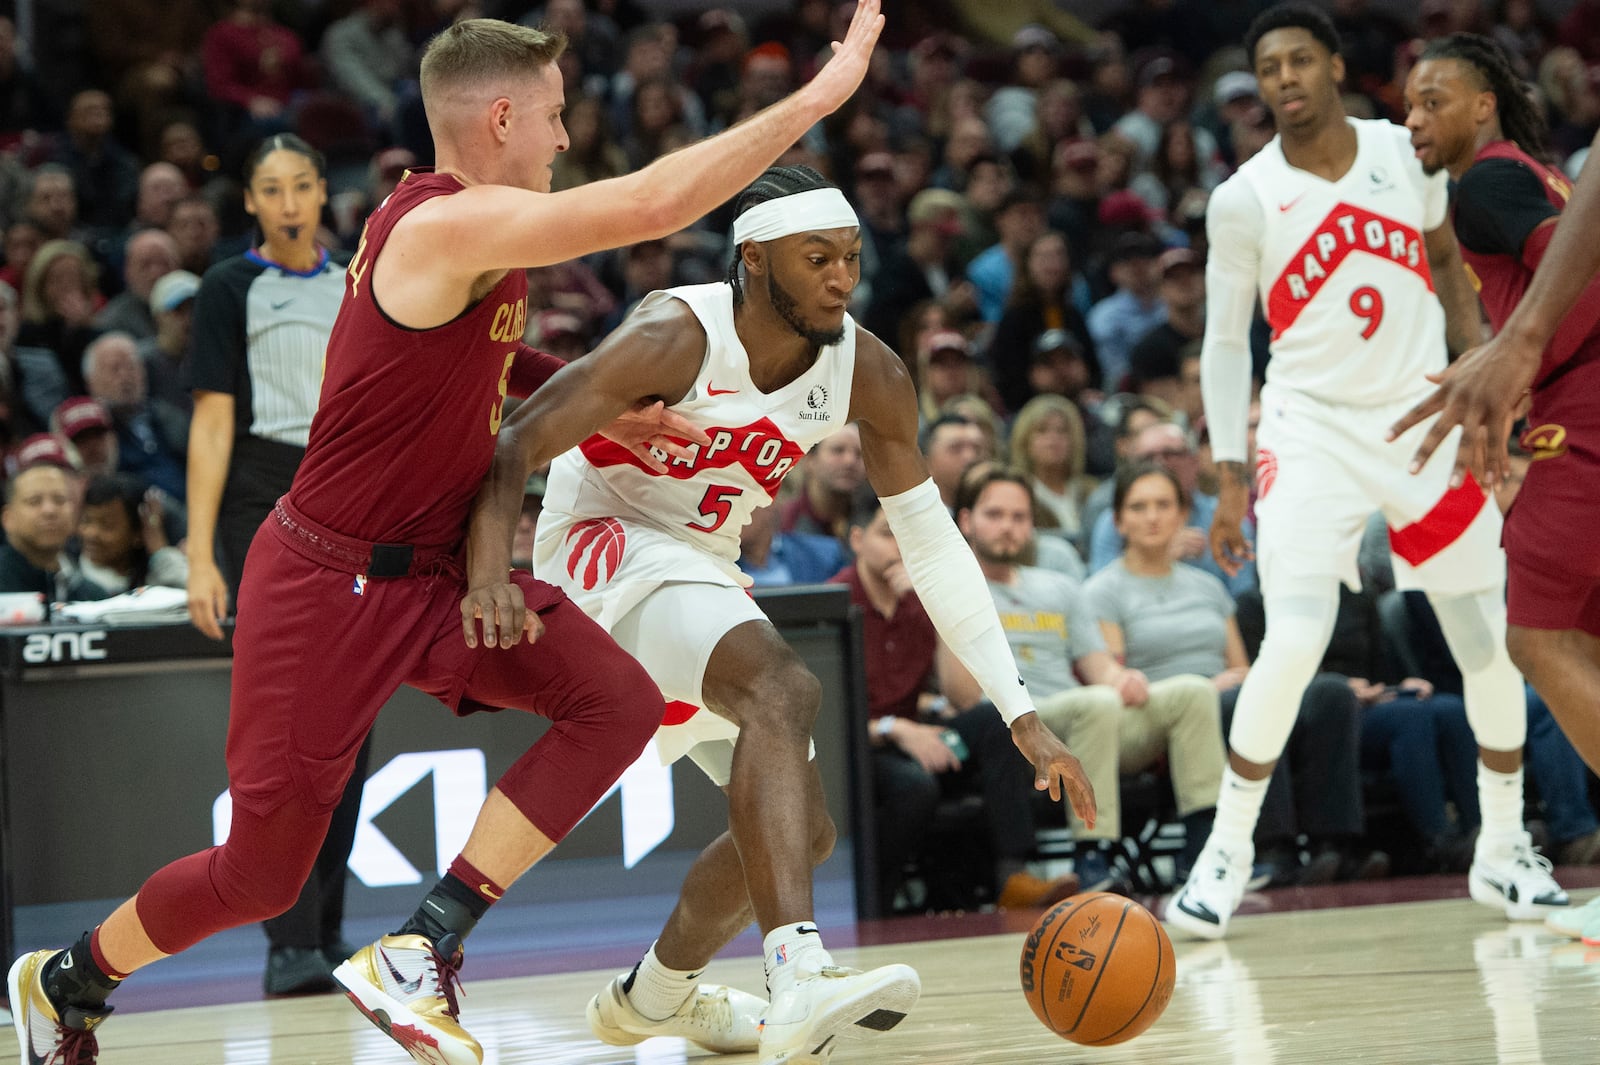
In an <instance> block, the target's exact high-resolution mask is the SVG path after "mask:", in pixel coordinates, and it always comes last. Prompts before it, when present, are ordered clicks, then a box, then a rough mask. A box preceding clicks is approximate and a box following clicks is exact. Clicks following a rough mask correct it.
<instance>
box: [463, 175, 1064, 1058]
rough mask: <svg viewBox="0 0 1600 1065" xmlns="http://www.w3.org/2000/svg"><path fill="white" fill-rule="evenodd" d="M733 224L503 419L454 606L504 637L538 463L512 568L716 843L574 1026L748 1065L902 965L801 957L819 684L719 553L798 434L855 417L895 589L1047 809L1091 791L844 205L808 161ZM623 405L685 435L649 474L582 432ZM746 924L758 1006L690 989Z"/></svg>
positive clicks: (814, 839)
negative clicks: (644, 676) (981, 702)
mask: <svg viewBox="0 0 1600 1065" xmlns="http://www.w3.org/2000/svg"><path fill="white" fill-rule="evenodd" d="M733 237H734V243H735V245H736V247H737V251H738V254H737V257H736V259H735V261H734V264H733V266H732V267H731V268H730V271H729V278H728V280H727V281H726V282H723V283H719V284H711V285H696V286H688V287H684V288H677V289H671V290H668V291H666V292H658V293H654V294H652V295H651V296H649V297H647V298H646V299H645V300H644V301H643V302H642V303H641V304H640V306H639V307H638V308H637V309H636V310H635V311H634V312H633V313H632V314H631V315H630V316H629V317H628V319H627V320H626V321H624V322H623V324H622V325H621V326H620V327H619V328H618V329H617V331H616V332H614V333H613V334H612V335H611V336H610V337H608V338H607V339H606V340H605V342H604V343H602V344H601V345H600V346H599V348H597V349H596V350H595V351H594V353H593V354H591V355H589V356H588V357H586V358H584V359H581V360H579V361H577V362H575V363H573V364H571V365H570V366H568V367H567V368H566V369H564V370H562V371H560V373H558V374H557V375H556V376H555V377H554V378H552V379H551V381H550V382H549V383H548V384H546V385H545V386H544V387H543V388H541V389H540V390H539V392H538V394H537V395H536V396H535V397H534V398H533V399H531V400H529V401H528V402H527V403H525V404H524V405H523V406H522V407H520V408H519V409H518V410H517V412H516V414H515V415H513V416H512V418H510V419H509V420H508V421H507V422H506V424H505V427H504V428H503V429H502V430H501V436H500V444H499V448H498V451H497V455H496V458H495V465H494V468H493V470H492V472H491V473H490V477H489V480H488V482H487V483H486V484H485V487H484V490H483V492H482V493H481V494H480V496H479V500H478V505H477V510H476V512H475V515H474V520H473V526H472V533H471V540H470V544H471V550H470V556H469V568H470V570H471V573H470V574H469V584H470V586H471V588H472V591H471V592H470V593H469V595H468V596H467V598H466V599H465V600H464V601H463V603H462V614H463V620H464V622H465V621H466V620H467V619H475V618H480V617H481V618H484V619H486V620H485V628H486V631H490V632H493V631H495V629H494V628H492V627H491V626H490V621H489V620H487V619H493V620H496V621H497V622H498V633H499V637H498V638H499V639H500V641H501V642H502V643H504V642H507V641H515V640H516V639H518V638H519V637H520V636H521V635H522V633H523V631H524V624H525V619H524V616H523V613H522V611H521V601H520V598H519V596H518V595H517V593H516V587H515V585H513V584H510V583H509V582H508V581H507V579H506V571H507V568H508V566H509V564H510V544H511V534H512V530H513V528H514V526H515V523H516V518H517V513H518V509H519V506H520V501H521V496H522V485H523V482H524V480H525V478H526V477H527V474H528V473H529V471H531V470H533V469H535V468H536V467H538V466H539V465H541V464H542V463H544V462H547V461H550V460H551V459H555V465H554V467H553V468H552V470H551V474H550V482H549V489H548V491H547V493H546V496H545V501H544V516H543V517H542V518H541V519H540V523H539V530H538V539H537V542H536V546H535V551H534V559H535V563H534V564H535V569H536V571H537V572H538V573H539V574H540V575H541V576H542V577H543V578H544V579H545V580H548V581H551V582H553V583H555V584H557V585H559V586H560V587H562V588H563V589H564V590H565V591H566V592H567V594H568V595H569V596H571V597H572V598H573V601H574V602H576V603H578V604H579V605H580V606H581V607H583V608H584V609H585V610H587V611H588V612H589V613H590V614H591V615H592V616H594V617H596V618H598V619H599V620H600V622H601V623H602V624H603V625H604V626H605V627H606V628H608V629H609V630H610V631H611V632H612V633H613V635H615V637H616V638H617V640H618V642H619V643H621V645H622V646H623V647H624V648H625V649H626V650H628V651H629V652H631V653H632V654H634V655H635V656H637V657H638V658H639V660H640V661H641V662H642V663H643V664H644V665H645V667H646V669H647V670H649V672H650V674H651V676H652V677H653V678H654V679H655V681H656V682H657V683H658V684H659V685H660V686H661V689H662V692H663V694H664V695H666V697H667V699H668V700H669V702H670V704H671V706H670V708H669V711H668V716H667V719H666V721H665V722H664V723H663V727H662V729H661V730H660V732H659V733H658V736H657V746H658V748H659V751H660V754H661V757H662V758H664V759H668V760H671V759H675V758H678V757H680V756H682V755H685V754H687V755H688V756H689V757H690V758H691V759H692V760H693V761H694V762H695V763H696V764H697V765H699V766H700V767H701V769H703V770H704V771H705V772H706V774H707V775H708V776H710V778H711V779H712V780H713V781H715V782H716V783H717V784H719V785H722V786H723V787H724V788H725V789H726V791H727V794H728V800H729V803H728V805H729V828H730V831H729V833H728V834H727V835H724V836H722V837H721V838H719V839H718V840H717V841H716V842H714V843H713V844H712V845H711V846H710V847H709V848H707V850H706V851H705V852H704V853H703V854H702V855H701V856H700V857H699V858H698V859H697V861H696V863H695V865H694V867H693V868H692V869H691V870H690V872H689V874H688V876H687V878H686V879H685V881H684V885H683V889H682V893H681V896H680V899H679V902H678V906H677V908H676V909H675V910H674V912H673V914H672V916H671V918H670V919H669V920H668V922H667V925H666V928H665V929H664V930H663V931H662V933H661V937H660V938H659V939H658V940H657V941H656V943H655V945H654V946H653V947H652V948H651V949H650V951H649V952H648V953H647V954H646V955H645V957H644V959H643V960H642V961H641V962H640V963H639V965H638V966H636V967H635V969H634V970H633V972H632V973H629V974H627V975H626V976H619V977H618V978H617V979H616V980H614V981H613V982H612V983H611V984H610V985H609V986H607V987H606V988H605V989H604V990H603V991H601V993H600V994H599V995H597V996H596V997H595V999H594V1000H593V1001H591V1002H590V1004H589V1009H588V1017H589V1023H590V1026H591V1027H592V1028H593V1029H594V1032H595V1034H596V1036H597V1037H598V1038H600V1039H601V1040H603V1041H605V1042H607V1043H612V1044H632V1043H637V1042H641V1041H642V1040H644V1039H646V1038H649V1037H651V1036H655V1035H676V1036H681V1037H684V1038H688V1039H690V1040H693V1041H695V1042H697V1043H700V1044H701V1045H703V1046H706V1047H709V1048H711V1049H715V1050H723V1051H749V1050H755V1049H759V1052H760V1060H761V1062H762V1065H780V1063H786V1062H795V1061H798V1060H800V1059H801V1058H806V1059H808V1060H813V1061H816V1060H821V1059H823V1058H826V1057H827V1055H828V1054H829V1053H831V1051H832V1049H833V1047H834V1046H835V1045H836V1043H837V1041H838V1040H842V1039H849V1038H852V1037H859V1036H870V1035H872V1034H874V1033H876V1032H879V1031H883V1030H887V1029H888V1028H890V1027H893V1026H894V1025H895V1024H896V1023H898V1022H899V1020H900V1019H901V1018H902V1017H903V1016H904V1014H905V1012H906V1010H908V1009H909V1008H910V1006H911V1004H912V1003H913V1002H914V1001H915V999H916V996H917V994H918V991H919V983H918V980H917V976H916V973H915V972H913V971H912V970H911V969H910V968H908V967H907V966H904V965H890V966H885V967H883V968H881V969H877V970H874V971H872V972H869V973H855V972H853V971H851V970H845V969H840V968H838V967H835V966H834V965H833V964H832V961H831V959H830V957H829V955H828V952H827V951H826V950H825V949H824V948H823V946H822V940H821V937H820V935H819V934H818V932H817V926H816V924H815V921H814V916H815V915H814V913H813V908H812V884H811V870H812V866H813V864H814V863H816V862H818V861H820V860H821V859H822V858H824V857H825V856H826V855H827V854H828V852H829V850H830V849H831V848H832V845H833V839H834V828H833V824H832V822H831V821H830V820H829V817H828V814H827V810H826V807H825V805H824V803H823V796H822V788H821V782H820V778H819V777H818V775H817V772H816V767H815V765H814V764H812V763H811V761H810V759H809V757H808V749H809V745H810V735H811V726H812V723H813V720H814V718H815V716H816V713H817V708H818V702H819V686H818V683H817V681H816V679H815V678H814V677H813V676H812V675H811V674H810V673H809V672H808V671H807V670H806V668H805V666H804V665H803V664H802V662H801V661H800V659H799V657H798V656H797V655H796V654H795V653H794V651H793V650H791V649H790V648H789V646H788V645H787V644H785V643H784V641H783V640H782V639H781V638H780V637H779V636H778V634H777V632H776V630H775V629H774V628H773V627H772V625H771V624H770V623H769V622H767V620H766V619H765V618H764V617H763V616H762V614H761V611H760V609H759V608H758V607H757V606H756V605H755V603H754V602H753V601H752V600H751V599H750V597H749V596H748V595H747V594H746V593H745V591H744V587H745V585H747V584H748V581H747V580H746V579H745V578H744V577H743V576H742V575H741V574H740V573H739V570H738V568H737V567H736V566H735V565H734V562H735V560H736V559H737V557H738V554H739V528H740V526H742V525H743V524H744V523H745V522H746V521H747V520H748V519H749V516H750V514H751V512H752V511H753V510H754V509H755V508H757V507H762V506H768V505H770V504H771V503H772V500H773V497H774V496H775V495H776V494H777V491H778V486H779V484H780V483H781V482H782V480H783V478H784V476H785V475H786V474H787V473H788V472H789V471H790V470H792V469H793V468H794V466H795V463H796V462H797V461H798V460H799V458H800V456H801V455H803V454H804V453H805V452H806V451H807V450H808V449H809V448H810V447H811V446H812V445H813V444H815V443H816V442H817V441H819V440H821V439H822V438H823V437H824V436H826V435H828V434H829V433H832V432H833V431H835V430H836V429H837V428H838V427H839V426H841V425H843V424H845V423H846V422H851V421H853V422H856V423H857V424H858V425H859V427H860V431H861V448H862V453H863V457H864V459H865V461H866V467H867V474H868V478H869V480H870V481H871V482H872V485H873V487H874V488H875V489H876V490H877V491H878V492H879V494H880V495H881V496H882V503H883V508H884V511H885V513H886V514H887V515H888V517H889V520H890V523H891V524H892V526H893V528H894V531H895V536H896V539H897V540H898V541H899V544H900V549H901V552H902V554H903V556H904V562H905V565H906V568H907V569H908V570H909V571H910V573H911V576H912V580H913V583H914V584H915V586H916V588H917V591H918V594H919V595H920V596H921V598H922V601H923V603H924V605H925V606H926V608H927V611H928V614H929V615H930V616H931V617H932V619H933V621H934V624H935V626H936V627H937V628H938V630H939V632H940V635H941V636H942V637H943V638H944V640H945V641H946V642H947V643H948V644H949V645H950V647H951V648H952V649H953V650H954V651H955V652H956V653H957V655H959V656H960V657H961V658H962V660H963V662H964V663H965V664H966V665H967V666H968V668H970V669H971V670H972V673H973V675H974V676H975V677H977V678H978V679H979V681H980V682H981V683H982V684H983V686H984V688H985V690H986V692H987V694H988V695H989V697H990V698H991V699H992V700H993V702H994V704H995V706H997V707H998V708H999V710H1000V713H1001V714H1002V716H1003V717H1005V719H1006V720H1007V721H1008V722H1009V723H1010V725H1011V732H1012V737H1013V739H1014V741H1015V742H1016V745H1017V747H1018V749H1019V750H1021V752H1022V753H1023V755H1024V756H1026V757H1027V759H1028V761H1029V762H1030V763H1031V764H1032V765H1033V767H1034V770H1035V786H1036V787H1038V788H1039V789H1040V790H1045V789H1048V790H1049V792H1050V794H1051V796H1052V797H1053V798H1059V797H1060V795H1061V793H1062V790H1063V789H1064V790H1065V792H1066V794H1067V796H1068V797H1069V799H1070V801H1071V802H1072V805H1073V807H1074V809H1076V810H1077V811H1078V812H1079V814H1080V815H1082V816H1084V817H1085V818H1086V819H1088V820H1091V821H1092V818H1093V816H1094V796H1093V791H1092V789H1091V787H1090V785H1089V782H1088V779H1087V777H1086V776H1085V775H1084V773H1083V769H1082V767H1081V766H1080V765H1079V764H1078V760H1077V759H1076V758H1074V757H1073V756H1072V755H1071V754H1070V753H1068V751H1067V749H1066V748H1065V747H1064V746H1062V745H1061V743H1060V741H1059V740H1057V739H1056V738H1055V737H1054V736H1053V735H1052V734H1051V733H1050V731H1049V730H1048V729H1046V728H1045V727H1044V726H1043V725H1042V724H1040V722H1039V719H1038V715H1037V714H1036V713H1034V712H1033V709H1034V708H1033V704H1032V702H1031V701H1030V699H1029V696H1028V692H1027V689H1026V688H1025V687H1024V686H1023V685H1022V682H1021V680H1020V678H1019V677H1018V676H1017V671H1016V666H1015V663H1014V662H1013V660H1012V657H1011V652H1010V649H1009V647H1008V645H1007V644H1006V640H1005V634H1004V632H1003V631H1002V629H1001V627H1000V622H999V619H998V617H997V616H996V615H995V613H994V609H993V606H992V603H991V601H990V599H989V596H988V593H987V591H986V589H985V585H984V582H983V575H982V574H981V572H980V571H979V570H978V567H977V563H976V561H975V560H974V559H973V556H972V552H971V551H970V550H969V549H968V548H967V546H966V544H965V542H964V541H963V540H962V539H961V535H960V533H959V532H958V531H957V530H956V527H955V525H954V523H953V522H952V521H951V519H950V515H949V512H948V511H947V510H946V509H945V507H944V505H943V503H942V502H941V501H940V499H939V493H938V489H937V488H935V487H934V484H933V482H932V481H931V480H930V479H929V477H928V471H927V467H926V466H925V465H924V463H923V460H922V455H921V453H920V452H919V451H918V449H917V403H916V394H915V391H914V389H913V387H912V384H911V380H910V378H909V377H908V376H907V373H906V369H905V365H904V364H903V363H902V362H901V361H900V359H899V358H898V357H897V356H896V355H895V354H894V353H893V352H892V351H890V350H889V349H888V348H887V347H885V346H884V344H883V343H882V342H881V341H879V340H878V339H877V338H876V337H874V336H873V335H872V334H870V333H868V332H866V331H865V330H862V329H860V328H858V327H857V326H856V324H855V322H854V321H852V320H851V318H850V316H849V315H848V314H846V312H845V305H846V304H847V303H848V301H849V299H850V293H851V290H852V289H853V288H854V287H855V285H856V283H857V282H858V281H859V279H860V265H859V258H860V252H861V235H860V229H859V223H858V221H857V219H856V215H855V213H854V211H852V210H851V208H850V206H849V204H848V203H846V201H845V199H844V196H843V195H842V194H841V193H840V192H839V190H838V189H837V188H834V187H833V186H831V185H829V184H828V183H827V182H826V181H825V180H824V179H823V178H822V177H821V175H819V174H817V173H816V172H815V171H813V170H810V169H809V168H806V167H774V168H772V169H770V170H768V171H767V173H766V174H764V175H763V176H762V178H761V179H760V180H759V181H757V182H756V183H755V184H754V185H752V186H751V187H750V188H748V189H747V190H745V192H744V194H743V195H742V196H741V197H740V199H739V201H738V203H737V205H736V220H735V222H734V231H733ZM639 400H660V401H664V402H665V403H666V404H667V406H668V407H669V408H670V409H671V410H672V411H674V412H676V413H678V414H680V415H682V416H683V417H684V418H686V419H688V420H689V421H690V422H692V423H694V424H695V425H697V426H698V427H700V428H701V429H703V430H704V432H705V434H706V435H705V438H704V440H703V441H702V442H700V443H692V442H690V443H688V444H687V446H686V448H685V451H684V454H683V455H681V456H667V455H666V454H665V453H658V457H660V458H663V459H665V460H667V462H668V468H667V472H666V473H665V474H662V473H659V472H657V471H652V470H649V469H647V468H645V465H644V464H643V463H641V462H639V461H638V460H637V459H636V458H634V457H632V456H630V455H627V454H624V453H623V452H621V451H618V450H617V449H615V448H612V447H610V446H609V445H607V444H606V443H605V442H604V441H602V440H600V439H599V438H597V437H594V436H593V435H591V434H593V433H594V430H595V428H596V426H598V425H600V424H603V423H604V422H605V421H606V420H608V419H607V416H606V414H605V412H606V411H610V410H613V409H615V410H616V411H624V410H627V409H629V408H630V407H632V406H633V405H634V404H635V403H636V402H637V401H639ZM574 448H575V449H574ZM569 449H574V450H569ZM557 456H560V457H559V458H557ZM468 628H469V630H470V629H471V628H472V627H471V626H470V625H469V626H468ZM491 638H493V637H491ZM468 640H469V642H470V641H471V640H472V635H471V632H470V631H469V634H468ZM752 917H754V919H755V921H756V923H757V924H758V925H759V926H760V928H761V930H762V932H763V934H764V936H765V942H764V944H763V949H764V952H765V962H766V971H767V987H768V990H769V992H770V995H771V1002H770V1005H769V1004H768V1003H766V1002H763V1001H761V1000H760V999H756V998H754V997H753V996H750V995H746V994H743V993H741V992H732V991H729V990H728V989H726V988H716V987H712V986H710V985H704V986H702V985H699V984H698V983H697V979H698V977H699V976H700V971H701V970H702V969H704V967H705V966H706V965H707V964H708V963H709V962H710V960H711V958H712V957H713V956H714V955H715V954H716V952H717V951H718V950H720V949H721V948H722V947H723V946H724V945H726V944H727V943H728V942H729V941H730V940H732V939H733V937H734V936H736V935H737V934H738V933H739V932H740V931H742V930H743V929H744V928H745V926H746V925H748V924H749V923H750V921H751V919H752ZM758 1031H759V1034H758Z"/></svg>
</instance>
